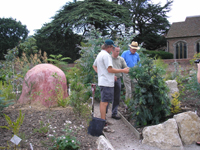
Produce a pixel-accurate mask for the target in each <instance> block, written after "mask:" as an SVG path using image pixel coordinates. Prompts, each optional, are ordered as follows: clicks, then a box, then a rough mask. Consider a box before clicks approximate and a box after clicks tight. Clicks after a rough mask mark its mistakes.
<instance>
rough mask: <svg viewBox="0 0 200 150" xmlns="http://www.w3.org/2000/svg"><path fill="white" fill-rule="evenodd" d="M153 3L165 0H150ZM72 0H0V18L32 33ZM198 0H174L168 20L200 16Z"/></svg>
mask: <svg viewBox="0 0 200 150" xmlns="http://www.w3.org/2000/svg"><path fill="white" fill-rule="evenodd" d="M152 1H153V2H154V3H159V2H162V3H161V4H164V3H165V2H166V1H167V0H152ZM66 2H73V0H0V18H3V17H4V18H9V17H12V18H13V19H16V20H17V21H21V23H22V24H23V25H26V26H27V29H28V30H29V31H30V32H29V35H33V34H34V30H35V29H40V28H41V27H42V25H43V24H44V23H48V22H50V21H51V19H50V18H51V17H53V16H54V15H55V14H56V12H57V11H58V10H60V9H61V8H62V6H64V5H65V4H66ZM199 8H200V0H174V3H173V5H172V10H171V12H169V13H168V14H167V15H168V16H169V19H168V20H169V22H170V23H172V22H180V21H185V18H186V17H187V16H198V15H199V16H200V10H199Z"/></svg>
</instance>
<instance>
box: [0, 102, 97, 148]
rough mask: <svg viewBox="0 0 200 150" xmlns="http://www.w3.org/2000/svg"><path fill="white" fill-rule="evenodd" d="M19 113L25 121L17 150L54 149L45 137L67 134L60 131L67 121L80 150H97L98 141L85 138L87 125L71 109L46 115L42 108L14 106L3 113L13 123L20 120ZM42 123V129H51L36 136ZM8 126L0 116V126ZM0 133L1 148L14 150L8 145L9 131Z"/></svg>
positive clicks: (52, 111)
mask: <svg viewBox="0 0 200 150" xmlns="http://www.w3.org/2000/svg"><path fill="white" fill-rule="evenodd" d="M19 110H21V112H22V114H24V121H23V124H22V125H21V127H20V130H19V136H20V137H21V138H22V141H21V142H20V143H19V147H20V149H23V150H28V149H30V147H31V146H30V143H31V144H32V147H33V149H36V150H47V149H48V148H50V147H51V146H53V143H52V142H51V140H50V137H49V136H48V135H49V134H51V135H55V137H60V136H62V135H65V133H66V132H65V131H63V129H65V125H64V124H65V123H66V121H71V124H69V126H70V128H72V131H73V132H72V134H71V135H72V136H75V137H77V141H79V142H80V143H81V144H80V149H81V150H96V148H97V144H96V140H97V138H98V137H93V136H91V135H89V134H87V123H86V121H84V120H83V119H81V118H78V117H77V116H76V115H74V113H73V110H72V108H71V107H67V108H62V107H56V108H52V109H51V110H50V111H49V110H48V109H47V108H44V107H39V106H32V107H30V106H28V105H19V104H15V105H12V106H9V107H8V108H6V109H4V111H3V113H4V114H6V115H7V116H9V117H10V119H11V120H12V121H13V122H16V119H17V118H18V116H19ZM41 121H42V122H43V123H44V124H43V125H42V126H43V127H44V126H46V125H48V124H49V125H51V127H52V128H51V129H50V128H48V129H49V131H48V132H47V133H39V132H35V130H36V129H42V126H41ZM7 125H8V124H7V122H6V119H5V117H4V116H0V126H7ZM78 128H79V129H78ZM38 131H39V130H38ZM43 131H44V130H43ZM54 131H55V132H54ZM0 133H1V134H0V147H7V146H8V144H7V142H8V143H9V145H10V146H12V148H11V149H14V147H13V146H14V144H12V143H11V142H10V140H11V138H12V136H13V133H12V131H11V130H8V129H5V128H0ZM75 133H77V134H75ZM19 147H18V148H19Z"/></svg>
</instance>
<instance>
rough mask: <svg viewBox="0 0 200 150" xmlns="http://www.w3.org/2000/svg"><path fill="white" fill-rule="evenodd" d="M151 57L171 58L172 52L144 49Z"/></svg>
mask: <svg viewBox="0 0 200 150" xmlns="http://www.w3.org/2000/svg"><path fill="white" fill-rule="evenodd" d="M144 53H145V54H148V55H149V57H151V58H156V59H158V58H160V59H173V54H172V53H169V52H165V51H145V52H144Z"/></svg>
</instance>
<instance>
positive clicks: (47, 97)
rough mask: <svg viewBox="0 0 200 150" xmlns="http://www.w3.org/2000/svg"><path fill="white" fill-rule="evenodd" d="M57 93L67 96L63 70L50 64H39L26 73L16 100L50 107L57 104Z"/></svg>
mask: <svg viewBox="0 0 200 150" xmlns="http://www.w3.org/2000/svg"><path fill="white" fill-rule="evenodd" d="M58 93H60V95H61V97H63V98H66V97H67V96H68V93H67V81H66V77H65V74H64V72H63V71H62V70H61V69H59V68H58V67H56V66H54V65H52V64H39V65H36V66H35V67H33V68H32V69H30V70H29V71H28V72H27V73H26V76H25V78H24V81H23V86H22V94H21V96H20V98H19V100H18V102H20V103H27V102H29V103H31V104H34V103H36V102H37V103H38V102H39V103H41V104H42V105H44V106H46V107H50V106H53V105H56V104H57V95H58Z"/></svg>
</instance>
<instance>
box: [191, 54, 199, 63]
mask: <svg viewBox="0 0 200 150" xmlns="http://www.w3.org/2000/svg"><path fill="white" fill-rule="evenodd" d="M197 59H200V53H196V54H194V56H193V58H192V59H190V64H191V65H194V64H195V63H194V61H195V60H197Z"/></svg>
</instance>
